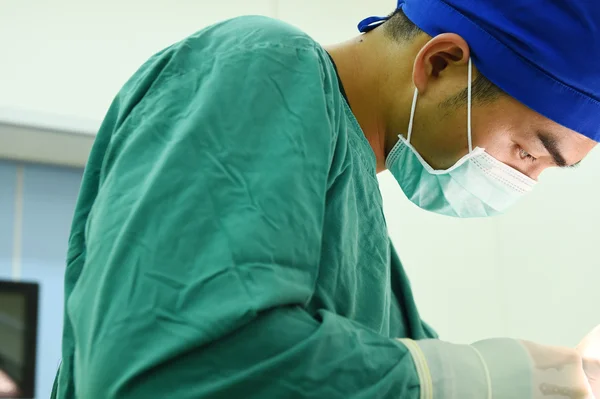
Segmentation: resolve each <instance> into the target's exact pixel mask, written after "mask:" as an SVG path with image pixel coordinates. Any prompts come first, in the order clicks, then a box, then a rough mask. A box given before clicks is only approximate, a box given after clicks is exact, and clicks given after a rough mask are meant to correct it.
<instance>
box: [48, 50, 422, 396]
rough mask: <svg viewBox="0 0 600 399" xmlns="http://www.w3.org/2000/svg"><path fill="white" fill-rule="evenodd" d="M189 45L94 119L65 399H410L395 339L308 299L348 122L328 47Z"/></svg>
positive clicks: (412, 390) (401, 349) (412, 392)
mask: <svg viewBox="0 0 600 399" xmlns="http://www.w3.org/2000/svg"><path fill="white" fill-rule="evenodd" d="M186 51H188V49H187V48H186V46H185V44H183V45H182V46H181V48H180V49H179V50H178V52H176V54H172V55H171V56H170V57H171V59H170V60H169V61H168V62H164V63H162V64H161V68H162V70H161V71H160V73H157V74H156V78H155V80H154V81H153V82H152V84H151V85H149V87H148V90H147V91H146V92H145V93H144V95H143V97H141V98H137V99H136V103H135V104H126V103H125V101H124V100H121V101H122V104H120V105H119V104H117V105H115V107H122V108H123V109H124V110H127V114H123V112H119V111H118V109H113V110H112V112H113V114H115V115H119V116H118V117H119V120H120V122H119V124H118V125H115V124H106V125H105V126H107V128H108V127H110V128H111V129H114V131H111V132H110V142H109V143H108V144H107V146H106V151H105V153H104V155H103V161H102V166H101V168H100V170H99V176H98V187H97V195H96V197H95V199H94V203H93V206H91V209H90V212H89V216H88V218H87V222H86V225H85V253H84V254H83V255H82V256H85V264H84V266H83V268H82V270H81V272H80V275H79V277H78V280H77V283H76V284H75V286H74V288H73V290H72V292H71V294H70V295H69V297H68V301H67V317H68V319H69V324H70V326H71V328H72V334H73V337H74V342H75V349H74V353H73V357H74V365H73V370H74V377H73V378H74V381H75V384H74V385H75V393H76V396H77V397H78V398H85V399H113V398H114V399H116V398H119V399H133V398H136V399H137V398H140V399H141V398H178V399H192V398H194V399H197V398H227V399H231V398H261V399H262V398H299V399H300V398H328V399H336V398H340V399H342V398H343V399H358V398H361V399H362V398H364V399H367V398H368V399H372V398H390V399H392V398H394V399H396V398H403V399H411V398H418V397H419V377H418V375H417V371H416V368H415V365H414V363H413V360H412V357H411V354H410V352H409V350H408V349H407V347H406V346H405V345H404V344H402V343H400V342H398V341H396V340H393V339H389V338H386V337H383V336H381V335H379V334H377V333H375V332H373V331H371V330H369V329H367V328H365V327H363V326H362V325H360V324H358V323H355V322H353V321H351V320H349V319H346V318H344V317H341V316H339V315H336V314H334V313H332V312H329V311H326V310H323V311H320V312H317V313H316V314H309V313H308V312H307V311H306V310H305V305H306V304H307V303H308V302H309V300H310V298H311V296H312V295H313V293H314V287H315V282H316V279H317V277H318V273H319V267H320V265H319V259H320V252H321V239H322V235H323V219H324V210H325V198H326V194H327V190H328V185H329V181H330V180H331V179H332V178H334V177H332V176H331V173H332V170H333V169H332V168H331V162H332V157H333V154H334V152H335V145H336V140H337V135H338V133H337V131H336V118H338V117H341V116H340V115H338V109H340V110H341V107H338V106H337V105H336V101H339V100H335V99H334V97H335V96H333V91H334V90H335V89H336V88H335V87H336V86H335V83H334V82H335V77H334V76H330V75H331V74H330V72H328V71H327V70H326V68H324V67H323V59H324V57H323V54H322V51H319V50H318V49H317V48H314V47H309V46H307V47H305V48H286V47H285V46H280V47H277V46H275V45H273V46H271V47H269V46H256V47H254V48H248V49H243V50H240V49H237V50H236V51H230V52H224V53H219V54H218V55H216V56H213V57H206V58H204V59H200V58H198V57H193V56H191V55H189V54H187V55H186ZM338 97H339V96H338ZM103 134H106V132H102V131H101V132H100V133H99V136H102V135H103ZM321 267H327V265H321ZM58 390H59V391H60V387H58Z"/></svg>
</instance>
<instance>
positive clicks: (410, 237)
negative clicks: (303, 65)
mask: <svg viewBox="0 0 600 399" xmlns="http://www.w3.org/2000/svg"><path fill="white" fill-rule="evenodd" d="M394 5H395V0H372V1H365V0H361V1H359V0H344V1H342V0H305V1H301V2H297V1H296V2H292V1H289V0H249V1H244V0H229V1H227V2H215V1H208V0H181V1H175V2H174V1H167V0H160V1H154V2H150V1H141V0H130V1H127V2H123V1H116V0H107V1H102V2H100V1H95V2H90V1H87V2H85V1H84V2H82V1H75V0H69V1H67V0H56V1H53V2H39V1H35V2H34V1H31V0H3V1H1V2H0V48H2V51H3V53H2V62H0V87H1V88H2V89H1V90H0V107H2V106H8V107H17V108H22V109H25V110H31V111H42V112H45V113H50V114H59V115H66V116H67V117H69V116H71V117H74V118H88V119H91V120H100V119H101V118H102V116H103V114H104V112H105V110H106V108H107V107H108V105H109V103H110V101H111V100H112V98H113V96H114V94H115V93H116V92H117V91H118V89H119V87H120V86H121V85H122V84H123V82H124V81H125V80H126V79H127V78H128V77H129V76H130V75H131V74H132V73H133V72H134V71H135V70H136V68H137V67H138V66H139V65H140V64H141V63H142V62H143V61H144V60H145V59H146V58H148V57H149V56H150V55H152V54H153V53H155V52H156V51H158V50H160V49H161V48H163V47H165V46H167V45H169V44H171V43H172V42H174V41H176V40H178V39H180V38H182V37H184V36H186V35H187V34H190V33H192V32H194V31H196V30H198V29H200V28H202V27H204V26H206V25H208V24H210V23H212V22H216V21H218V20H221V19H224V18H228V17H233V16H237V15H241V14H263V15H269V16H278V17H280V18H282V19H284V20H286V21H288V22H290V23H292V24H295V25H297V26H299V27H301V28H302V29H304V30H306V31H307V32H308V33H310V34H311V35H313V37H315V38H316V39H317V40H318V41H320V42H322V43H324V44H327V43H334V42H338V41H341V40H344V39H346V38H349V37H351V36H352V35H354V34H356V24H357V23H358V21H359V20H360V19H361V18H362V17H366V16H369V15H373V14H386V13H388V12H390V11H391V10H392V8H393V7H394ZM11 168H12V166H10V165H8V166H5V167H4V171H3V168H0V178H1V179H2V182H4V181H10V179H11V177H10V175H11V173H12V172H11V171H10V169H11ZM7 170H8V172H7ZM2 173H4V175H3V174H2ZM7 173H8V174H7ZM35 173H37V174H38V175H39V176H45V177H44V178H40V179H38V180H35V179H32V180H30V181H31V182H33V181H36V183H35V184H36V185H37V186H36V187H37V188H36V189H33V188H31V189H30V190H31V191H30V193H31V197H30V198H32V199H31V202H30V204H29V205H28V207H29V209H30V210H33V209H35V210H36V211H35V212H32V213H31V215H33V216H31V219H28V220H29V221H30V222H29V223H31V225H32V226H33V225H34V223H35V218H39V219H38V221H45V222H44V223H47V224H45V225H43V226H42V227H40V229H41V230H39V231H35V232H34V231H33V230H29V232H30V233H31V234H32V236H33V237H35V240H38V241H36V242H43V240H44V239H45V238H44V237H46V235H48V234H51V232H52V229H51V228H49V227H48V226H51V225H50V223H52V224H56V225H57V226H60V227H57V228H60V229H61V230H60V231H61V237H63V235H64V234H65V229H66V228H67V227H66V226H67V224H68V222H69V219H70V214H68V212H66V209H67V208H69V207H70V206H72V201H73V200H74V196H75V192H74V191H73V188H68V189H65V190H66V191H65V193H64V194H59V193H58V192H56V191H52V192H54V193H55V194H54V195H55V196H56V197H55V200H56V201H57V202H55V203H54V205H46V202H44V201H46V199H47V198H46V197H44V195H48V194H47V192H48V191H47V190H52V187H51V186H49V185H48V184H46V183H45V179H46V180H47V179H50V180H49V181H53V180H52V179H57V181H58V180H60V179H61V178H60V177H59V176H60V173H58V172H56V171H50V172H47V171H45V169H44V168H38V169H37V170H36V172H35ZM46 173H48V174H46ZM57 173H58V174H57ZM61 173H62V172H61ZM65 173H67V172H65ZM599 174H600V158H599V157H598V155H597V154H595V153H594V154H593V155H592V156H591V157H590V159H589V160H588V161H587V162H584V164H583V165H582V166H581V167H580V168H579V169H578V170H574V171H557V172H552V173H547V174H545V175H544V176H543V177H542V182H541V185H540V187H539V188H538V189H536V191H535V193H533V194H532V195H531V196H529V197H528V198H526V199H524V200H523V202H522V203H520V204H519V205H518V206H517V207H516V208H515V209H514V210H513V211H512V212H510V213H509V214H507V215H505V216H502V217H499V218H497V219H493V220H483V221H481V220H480V221H464V220H452V219H446V218H443V217H438V216H435V215H430V214H427V213H425V212H422V211H420V210H418V209H416V208H415V207H414V206H412V205H411V204H410V203H408V202H407V201H406V199H405V198H404V197H403V195H402V193H401V191H400V190H399V188H398V187H397V186H396V184H395V182H394V181H393V178H391V176H390V175H389V174H387V173H384V174H382V175H381V177H380V181H381V186H382V192H383V194H384V199H385V210H386V215H387V219H388V225H389V228H390V233H391V236H392V238H393V240H394V242H395V243H396V245H397V246H398V249H399V252H400V254H401V256H402V259H403V261H404V264H405V267H406V269H407V270H408V272H409V275H410V276H411V278H412V282H413V286H414V290H415V295H416V297H417V299H418V302H419V305H420V309H421V311H422V313H423V316H424V317H425V318H426V319H427V320H428V321H430V322H431V324H433V325H434V326H435V327H436V328H437V329H438V330H439V332H440V333H441V334H442V336H443V337H444V338H447V339H449V340H454V341H459V342H468V341H472V340H476V339H480V338H484V337H490V336H501V335H510V336H516V337H522V338H528V339H533V340H538V341H542V342H547V343H553V344H564V345H574V344H576V343H577V341H578V339H579V338H580V337H581V336H583V335H584V334H585V333H586V331H587V330H589V329H590V328H591V327H592V326H594V325H595V324H599V323H600V314H598V312H597V309H596V306H595V304H597V303H600V291H599V290H597V288H596V285H597V282H598V281H600V267H598V265H599V264H600V262H599V261H598V255H597V250H596V249H597V247H598V244H597V243H596V240H597V238H596V237H597V236H598V234H597V231H596V230H597V227H596V226H598V225H600V207H598V206H597V205H596V203H597V202H598V198H599V197H600V189H599V188H598V182H599V181H600V179H599V177H600V176H599ZM7 176H8V177H7ZM73 178H74V179H75V177H73ZM5 179H7V180H5ZM32 184H33V183H32ZM3 186H4V185H3V184H2V185H0V218H3V219H2V220H7V221H8V224H10V223H12V222H11V216H10V215H11V211H10V209H11V208H10V207H11V206H13V205H11V204H12V202H11V201H10V200H6V199H4V198H3V196H5V198H8V197H9V196H10V195H11V188H10V185H9V188H6V187H3ZM69 187H71V186H69ZM7 190H8V191H7ZM67 192H68V193H67ZM34 198H35V200H34ZM61 202H64V204H68V205H60V203H61ZM49 206H55V207H59V208H60V207H62V208H60V209H61V212H62V213H61V215H62V216H60V218H59V216H57V218H58V219H57V218H54V217H52V218H49V217H48V216H47V215H46V212H47V211H48V207H49ZM27 215H28V214H27V211H26V212H25V216H26V217H27ZM4 218H6V219H4ZM46 218H48V219H46ZM46 220H47V221H46ZM40 223H41V222H40ZM44 226H45V227H44ZM11 231H12V230H10V229H7V225H6V224H4V223H0V238H2V237H7V238H8V240H9V241H10V239H11V236H10V234H11ZM32 239H33V238H32ZM52 240H56V236H55V237H54V238H52ZM3 241H4V240H3V239H0V248H4V247H6V248H11V245H12V244H8V243H6V242H3ZM53 242H54V241H53ZM52 245H57V247H56V248H58V245H64V242H62V241H61V242H60V243H59V242H56V243H55V244H52ZM52 245H50V244H48V243H46V244H44V245H42V246H41V247H40V249H39V251H40V252H39V253H40V256H36V257H32V259H30V260H24V265H23V267H24V272H23V274H24V275H27V273H28V272H27V270H31V273H33V274H29V276H35V275H38V274H37V273H39V275H42V276H44V278H46V279H48V283H47V285H46V287H47V288H43V292H44V289H45V290H46V291H45V292H46V294H42V307H43V309H42V312H43V315H45V316H43V318H44V317H46V319H44V320H46V321H47V323H50V321H48V320H50V319H52V318H56V319H59V318H60V317H61V316H60V312H61V307H60V306H59V302H60V301H59V299H60V295H61V294H60V292H61V291H60V289H59V286H60V284H61V282H60V278H59V277H57V276H60V274H61V272H62V267H63V266H62V257H61V256H62V255H61V254H62V252H61V251H59V250H57V249H53V248H52ZM23 246H24V248H30V249H31V250H33V249H34V248H35V245H34V244H33V243H28V242H24V243H23ZM61 250H62V249H61ZM49 259H50V260H49ZM6 262H7V261H6V260H5V259H4V260H3V258H2V257H1V256H0V271H2V270H6V267H7V266H6ZM34 271H35V273H34ZM50 287H52V288H50ZM48 290H52V292H53V293H56V296H53V297H52V298H50V297H48V295H47V293H48ZM44 295H46V296H44ZM46 300H47V301H48V302H44V301H46ZM42 333H43V334H44V333H45V332H44V331H42ZM49 334H50V333H49ZM51 336H52V337H53V338H54V339H56V340H58V339H59V336H58V335H57V334H56V333H55V332H54V331H53V332H52V334H51ZM50 352H52V353H50ZM56 354H57V352H56V350H54V349H52V351H50V349H48V352H47V356H49V357H51V356H56ZM48 373H50V371H48Z"/></svg>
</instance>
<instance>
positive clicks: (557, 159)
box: [537, 132, 579, 168]
mask: <svg viewBox="0 0 600 399" xmlns="http://www.w3.org/2000/svg"><path fill="white" fill-rule="evenodd" d="M537 136H538V139H539V140H540V141H541V142H542V144H543V145H544V148H545V149H546V151H548V153H549V154H550V156H551V157H552V159H553V160H554V163H555V164H556V166H558V167H559V168H573V167H575V166H577V165H578V164H579V162H577V163H576V164H573V165H569V164H568V163H567V161H566V160H565V157H564V156H563V155H562V153H561V152H560V149H559V148H558V147H559V146H558V141H557V140H556V139H555V138H554V137H553V136H552V135H550V134H548V133H545V132H538V133H537Z"/></svg>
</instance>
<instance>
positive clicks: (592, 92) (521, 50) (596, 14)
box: [359, 0, 600, 141]
mask: <svg viewBox="0 0 600 399" xmlns="http://www.w3.org/2000/svg"><path fill="white" fill-rule="evenodd" d="M398 8H401V9H402V10H403V12H404V14H406V16H407V17H408V18H409V19H410V20H411V21H412V22H413V23H414V24H415V25H417V26H418V27H419V28H421V29H422V30H423V31H425V32H426V33H427V34H429V35H430V36H436V35H439V34H441V33H448V32H452V33H456V34H458V35H460V36H462V37H463V38H464V39H465V40H466V41H467V43H468V44H469V46H470V48H471V56H472V59H473V62H474V64H475V65H476V66H477V68H478V69H479V71H481V73H482V74H483V75H484V76H485V77H486V78H488V79H489V80H490V81H492V82H493V83H494V84H496V85H497V86H498V87H500V88H501V89H502V90H504V91H505V92H506V93H508V94H509V95H511V96H512V97H514V98H515V99H517V100H518V101H520V102H521V103H523V104H525V105H526V106H528V107H529V108H531V109H533V110H534V111H536V112H538V113H540V114H542V115H544V116H546V117H547V118H549V119H551V120H553V121H555V122H557V123H559V124H561V125H563V126H566V127H568V128H570V129H572V130H574V131H576V132H579V133H581V134H583V135H585V136H587V137H589V138H591V139H593V140H595V141H600V0H399V1H398ZM386 20H387V17H371V18H367V19H365V20H364V21H362V22H361V23H360V24H359V29H360V31H361V32H368V31H369V30H371V29H374V28H376V27H377V26H379V25H381V24H382V23H383V22H385V21H386Z"/></svg>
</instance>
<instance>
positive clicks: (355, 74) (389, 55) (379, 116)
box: [326, 30, 412, 173]
mask: <svg viewBox="0 0 600 399" xmlns="http://www.w3.org/2000/svg"><path fill="white" fill-rule="evenodd" d="M378 31H379V30H376V31H373V32H371V33H369V34H366V35H362V36H359V37H357V38H355V39H353V40H350V41H348V42H345V43H342V44H339V45H334V46H329V47H327V48H326V50H327V51H328V52H329V54H330V55H331V57H332V58H333V60H334V62H335V64H336V66H337V69H338V73H339V75H340V79H341V81H342V83H343V85H344V89H345V91H346V95H347V97H348V101H349V103H350V107H351V108H352V112H353V113H354V116H355V117H356V119H357V120H358V123H359V125H360V127H361V128H362V130H363V132H364V134H365V137H366V138H367V140H368V141H369V144H370V145H371V148H372V149H373V153H374V154H375V158H376V163H377V165H376V167H377V172H378V173H379V172H381V171H383V170H385V169H386V167H385V159H386V156H387V153H388V152H389V151H390V150H391V147H392V146H393V145H394V144H395V142H396V140H397V135H398V133H399V132H398V131H395V132H394V131H392V130H394V129H395V128H394V126H395V125H397V121H398V120H406V125H408V119H409V113H410V95H409V96H408V97H409V99H408V100H407V101H408V102H407V104H408V105H407V106H406V107H402V109H395V108H397V107H396V106H395V104H398V95H399V94H401V93H403V92H405V91H406V92H407V93H408V91H407V90H400V89H399V87H398V86H406V85H409V84H410V79H408V80H407V79H404V78H403V79H400V80H399V79H398V78H399V77H402V76H403V75H406V73H407V72H406V71H403V68H404V69H406V66H403V65H404V64H407V60H406V59H405V58H406V57H401V56H399V52H398V48H397V46H392V45H390V44H389V41H388V39H387V38H384V37H382V36H383V33H382V32H378ZM399 61H404V62H402V63H399ZM408 64H409V66H410V65H412V61H410V62H409V63H408ZM391 66H394V68H392V67H391ZM411 72H412V68H410V69H409V70H408V73H411ZM404 80H406V81H407V82H406V83H403V81H404ZM403 102H404V101H401V103H403ZM403 114H406V115H405V116H404V115H403Z"/></svg>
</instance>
